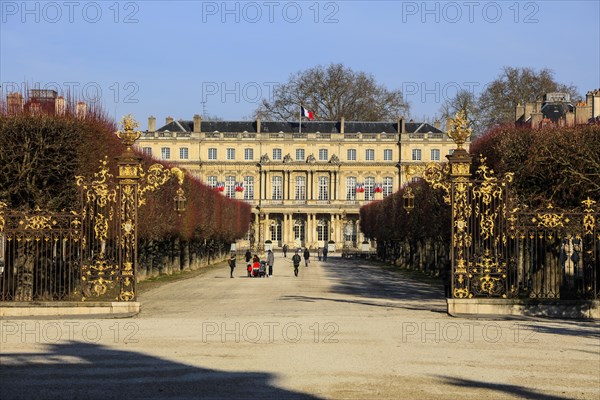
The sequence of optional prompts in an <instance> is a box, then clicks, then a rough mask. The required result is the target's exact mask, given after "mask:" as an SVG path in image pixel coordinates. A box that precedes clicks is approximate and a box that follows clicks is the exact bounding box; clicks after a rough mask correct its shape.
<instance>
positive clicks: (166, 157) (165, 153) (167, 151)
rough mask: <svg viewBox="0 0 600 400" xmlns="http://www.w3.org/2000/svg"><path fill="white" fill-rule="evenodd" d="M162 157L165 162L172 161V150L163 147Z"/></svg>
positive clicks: (161, 150)
mask: <svg viewBox="0 0 600 400" xmlns="http://www.w3.org/2000/svg"><path fill="white" fill-rule="evenodd" d="M160 157H161V158H162V159H163V160H169V159H171V148H170V147H163V148H161V149H160Z"/></svg>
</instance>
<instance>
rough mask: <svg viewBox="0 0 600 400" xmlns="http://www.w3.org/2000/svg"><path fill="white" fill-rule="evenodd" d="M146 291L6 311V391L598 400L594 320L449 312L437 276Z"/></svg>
mask: <svg viewBox="0 0 600 400" xmlns="http://www.w3.org/2000/svg"><path fill="white" fill-rule="evenodd" d="M193 275H194V276H193V277H191V278H189V279H182V280H177V281H174V282H170V283H165V284H162V285H160V286H156V287H152V288H150V289H143V288H142V289H143V290H142V292H141V294H140V301H141V302H142V313H141V314H140V315H138V316H137V317H134V318H123V319H90V318H88V319H54V320H48V319H27V320H15V319H5V320H3V321H1V324H2V325H1V327H2V332H1V335H2V336H1V341H0V346H1V356H0V361H1V369H0V371H1V374H0V399H2V400H9V399H34V398H35V399H58V398H67V399H99V398H101V399H481V398H488V399H522V398H526V399H551V400H552V399H555V400H558V399H595V400H597V399H598V398H599V397H600V329H599V325H598V323H597V322H590V321H567V320H542V319H510V320H508V319H498V320H494V319H477V320H476V319H461V318H452V317H449V316H448V315H447V314H446V312H445V302H444V299H443V298H442V293H443V289H442V287H441V285H439V284H438V282H436V281H432V282H431V283H424V282H419V281H415V280H411V279H409V278H407V277H406V276H404V275H403V274H401V273H398V272H396V271H391V270H389V269H386V268H384V267H383V266H381V265H369V264H368V262H366V261H364V260H342V259H340V258H335V257H334V258H330V259H329V260H328V262H326V263H324V262H316V261H312V262H311V264H310V266H309V267H308V268H305V267H304V266H302V267H301V270H300V274H299V276H298V278H295V277H294V275H293V268H292V267H291V263H290V262H289V258H287V259H284V258H282V256H281V254H279V253H278V254H276V259H275V268H274V275H275V276H274V277H272V278H269V279H265V278H263V279H259V278H247V277H245V275H246V272H245V268H244V267H243V266H242V265H240V263H238V268H237V269H236V272H235V279H230V278H229V268H228V267H227V266H226V265H225V264H222V265H219V266H215V267H210V268H207V269H206V270H204V271H202V272H201V273H193Z"/></svg>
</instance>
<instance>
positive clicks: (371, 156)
mask: <svg viewBox="0 0 600 400" xmlns="http://www.w3.org/2000/svg"><path fill="white" fill-rule="evenodd" d="M365 160H367V161H375V150H374V149H367V150H366V151H365Z"/></svg>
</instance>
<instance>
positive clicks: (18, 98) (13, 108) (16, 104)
mask: <svg viewBox="0 0 600 400" xmlns="http://www.w3.org/2000/svg"><path fill="white" fill-rule="evenodd" d="M6 106H7V108H8V112H9V113H11V114H16V113H20V112H23V95H22V94H21V93H17V92H12V93H9V94H8V95H7V96H6Z"/></svg>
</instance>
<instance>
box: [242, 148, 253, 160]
mask: <svg viewBox="0 0 600 400" xmlns="http://www.w3.org/2000/svg"><path fill="white" fill-rule="evenodd" d="M244 160H246V161H252V160H254V149H244Z"/></svg>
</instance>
